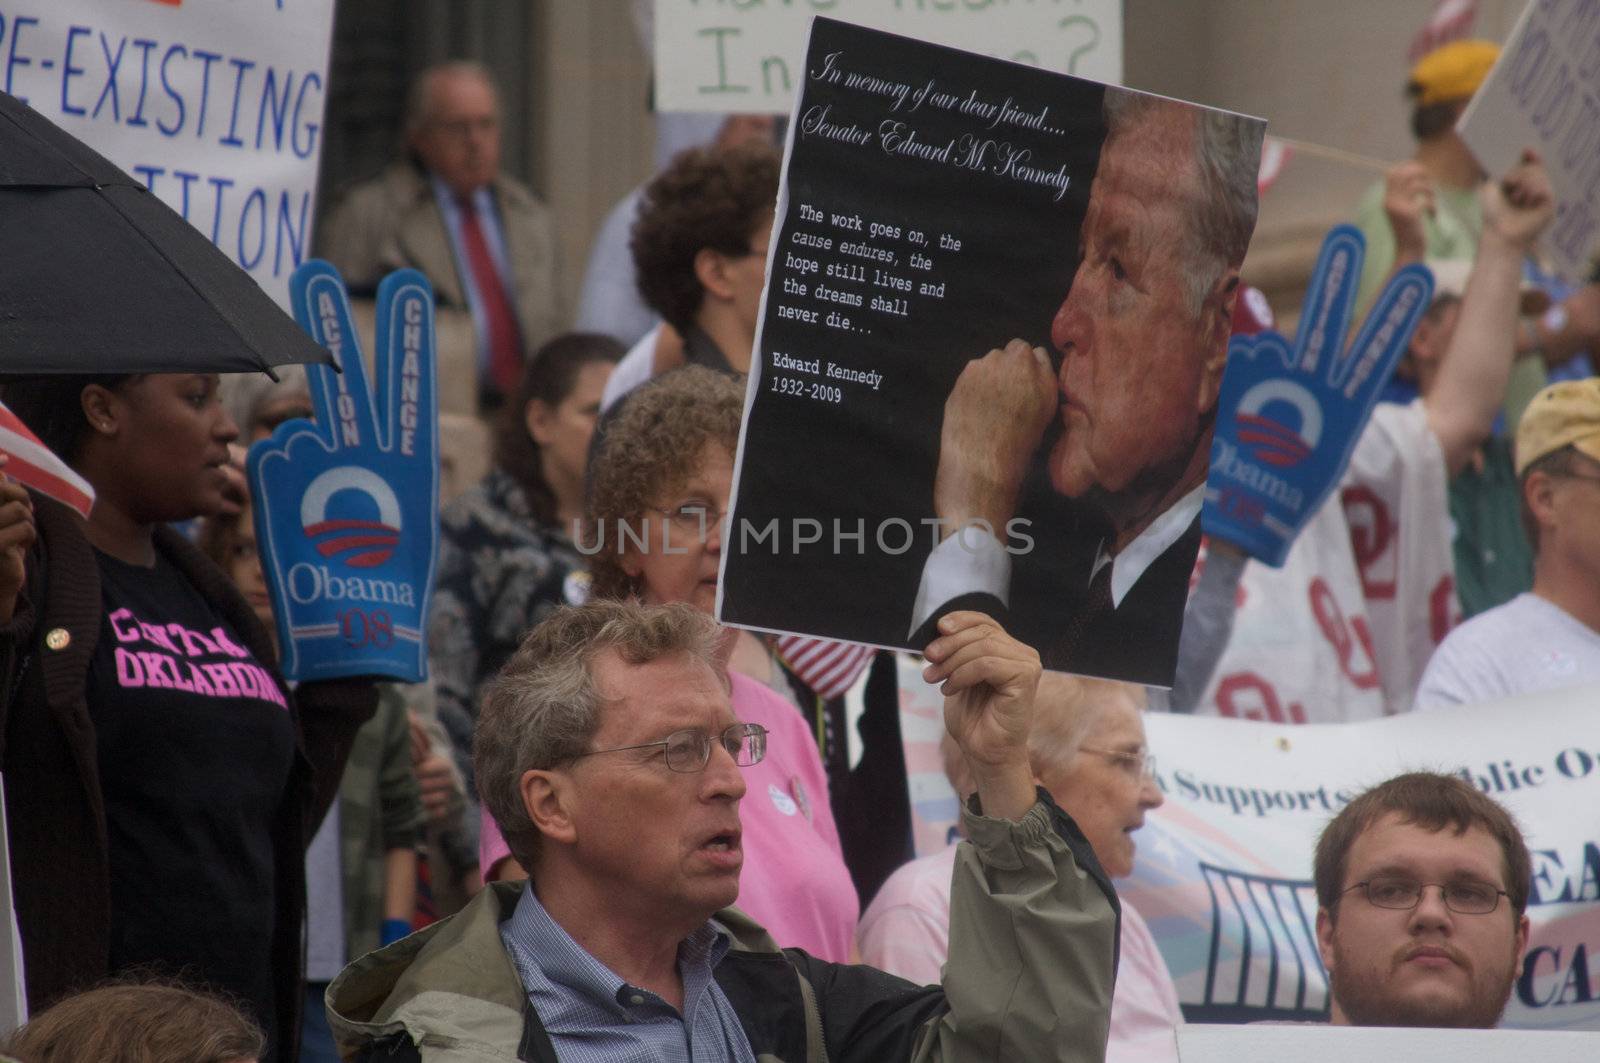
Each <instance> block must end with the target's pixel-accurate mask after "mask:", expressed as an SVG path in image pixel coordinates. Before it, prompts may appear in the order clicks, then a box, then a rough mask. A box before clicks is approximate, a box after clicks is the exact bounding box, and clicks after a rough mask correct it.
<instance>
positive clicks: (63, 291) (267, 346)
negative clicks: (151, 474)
mask: <svg viewBox="0 0 1600 1063" xmlns="http://www.w3.org/2000/svg"><path fill="white" fill-rule="evenodd" d="M331 361H332V358H331V356H330V355H329V354H328V352H327V351H326V350H324V349H323V348H322V347H321V346H319V345H318V344H317V343H316V342H314V341H313V340H312V339H311V337H310V336H308V335H306V333H305V332H303V331H302V330H301V329H300V327H299V326H297V325H296V324H295V323H294V319H293V318H291V317H289V315H288V314H286V313H284V312H283V310H281V309H280V308H279V307H278V305H277V304H276V303H274V302H273V301H272V299H271V298H270V297H269V296H268V295H267V293H266V292H264V291H262V290H261V286H260V285H258V284H257V283H256V282H255V280H254V279H253V278H252V277H251V276H250V275H249V274H248V273H246V272H245V271H244V270H242V269H240V268H239V267H238V266H237V265H235V264H234V263H233V262H232V261H230V260H229V259H228V257H227V256H226V255H224V254H223V253H222V252H221V251H219V250H217V248H216V247H215V246H213V245H212V243H211V241H210V240H208V239H206V237H205V236H204V235H203V234H202V233H201V232H200V231H199V230H198V229H196V228H195V227H194V226H193V225H191V224H189V223H188V222H186V221H184V220H183V218H182V216H180V215H179V214H178V213H177V212H176V211H174V210H173V209H172V208H171V207H169V206H167V205H166V204H165V203H163V202H161V200H160V199H158V198H156V197H155V196H153V195H151V194H150V192H149V191H147V190H146V189H145V187H144V186H143V185H141V184H140V183H139V182H137V181H135V180H134V179H133V178H131V177H129V176H128V175H127V174H125V173H123V172H122V171H121V170H119V169H117V168H116V167H115V166H113V165H112V164H111V163H109V162H107V161H106V160H105V159H104V158H103V157H101V156H100V155H99V154H98V153H96V152H95V151H93V150H92V149H90V148H89V147H88V146H87V145H85V144H84V143H83V142H81V141H79V140H78V139H77V138H75V137H73V136H71V135H69V134H67V133H64V132H62V131H61V130H60V129H58V128H56V126H55V125H54V124H53V123H51V122H50V121H49V120H48V119H46V118H45V117H43V116H42V115H40V114H39V113H38V112H37V111H34V110H33V109H31V108H30V107H28V106H27V105H26V104H24V103H22V102H20V101H19V100H17V99H16V98H15V97H13V96H8V95H6V94H5V93H3V92H0V373H18V374H21V373H161V372H187V373H192V372H197V371H204V372H223V373H231V372H251V371H259V370H262V369H265V368H267V367H268V366H273V365H285V364H287V363H289V362H331Z"/></svg>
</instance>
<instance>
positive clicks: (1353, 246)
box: [1295, 225, 1367, 373]
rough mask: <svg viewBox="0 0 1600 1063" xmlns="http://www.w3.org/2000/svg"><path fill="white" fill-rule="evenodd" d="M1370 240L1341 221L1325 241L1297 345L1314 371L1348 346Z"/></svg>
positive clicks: (1303, 365) (1305, 365) (1308, 291)
mask: <svg viewBox="0 0 1600 1063" xmlns="http://www.w3.org/2000/svg"><path fill="white" fill-rule="evenodd" d="M1366 251H1367V241H1366V238H1365V237H1364V236H1362V235H1361V230H1359V229H1357V228H1356V227H1355V226H1353V225H1337V226H1334V228H1333V229H1332V231H1330V232H1329V233H1328V235H1327V236H1326V237H1325V238H1324V239H1323V241H1322V250H1321V252H1320V253H1319V254H1318V255H1317V265H1316V268H1315V269H1313V270H1312V272H1311V284H1310V286H1309V287H1308V288H1307V289H1306V300H1305V305H1304V306H1303V307H1302V308H1301V311H1300V328H1299V330H1298V332H1297V334H1296V336H1295V349H1296V351H1297V353H1298V354H1299V362H1300V368H1302V369H1303V370H1305V371H1306V372H1307V373H1314V372H1316V371H1317V368H1318V367H1319V366H1321V365H1322V363H1323V361H1324V359H1325V358H1327V357H1329V356H1330V354H1331V355H1332V356H1333V357H1337V356H1338V355H1339V354H1340V353H1341V352H1342V351H1343V350H1344V336H1345V327H1346V325H1347V324H1348V322H1349V320H1350V311H1351V308H1352V307H1353V306H1354V305H1355V299H1356V288H1357V283H1358V282H1359V281H1360V279H1361V261H1362V259H1364V258H1365V257H1366Z"/></svg>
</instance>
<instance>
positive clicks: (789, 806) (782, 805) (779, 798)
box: [767, 782, 800, 816]
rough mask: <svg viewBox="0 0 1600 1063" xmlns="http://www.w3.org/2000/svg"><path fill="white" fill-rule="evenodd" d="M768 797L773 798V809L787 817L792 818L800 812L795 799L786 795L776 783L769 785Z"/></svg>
mask: <svg viewBox="0 0 1600 1063" xmlns="http://www.w3.org/2000/svg"><path fill="white" fill-rule="evenodd" d="M767 796H768V797H770V798H772V807H773V808H776V809H777V810H778V811H779V812H782V813H783V814H784V815H786V816H792V815H794V814H795V813H796V812H799V811H800V806H799V805H797V804H795V803H794V798H792V797H790V796H789V795H788V794H786V793H784V792H783V790H782V789H781V788H779V786H778V784H777V783H775V782H771V783H768V784H767Z"/></svg>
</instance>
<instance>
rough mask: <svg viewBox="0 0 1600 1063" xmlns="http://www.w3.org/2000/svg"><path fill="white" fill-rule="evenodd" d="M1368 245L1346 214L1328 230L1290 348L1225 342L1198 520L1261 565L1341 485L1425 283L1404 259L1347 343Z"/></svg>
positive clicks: (1265, 340)
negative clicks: (1224, 365) (1344, 220)
mask: <svg viewBox="0 0 1600 1063" xmlns="http://www.w3.org/2000/svg"><path fill="white" fill-rule="evenodd" d="M1363 251H1364V244H1363V241H1362V239H1361V235H1360V233H1358V232H1356V231H1355V230H1354V229H1353V228H1351V227H1349V226H1339V227H1338V228H1335V229H1334V230H1333V231H1332V232H1330V233H1329V234H1328V236H1327V238H1326V239H1325V240H1324V241H1323V245H1322V251H1321V253H1320V254H1319V256H1318V259H1317V267H1316V270H1315V271H1314V273H1313V275H1312V281H1311V286H1310V288H1309V289H1308V290H1307V293H1306V302H1305V305H1304V307H1303V308H1302V311H1301V318H1300V327H1299V329H1298V331H1297V333H1296V336H1295V343H1294V347H1293V348H1292V349H1290V348H1289V347H1288V345H1287V343H1286V341H1285V340H1284V338H1283V337H1282V336H1280V335H1278V334H1277V333H1275V332H1263V333H1261V334H1259V335H1257V336H1253V337H1235V338H1234V339H1233V340H1232V341H1231V342H1230V344H1229V347H1228V353H1229V358H1228V367H1227V371H1226V373H1225V374H1224V376H1223V380H1222V389H1221V393H1220V395H1219V396H1218V400H1217V422H1216V432H1215V435H1214V436H1213V438H1212V445H1211V470H1210V474H1209V475H1208V476H1207V478H1206V490H1205V502H1204V505H1203V507H1202V510H1201V525H1202V527H1203V528H1204V529H1205V532H1206V534H1208V535H1210V536H1212V537H1214V538H1217V539H1223V540H1226V541H1228V542H1231V543H1233V544H1235V545H1237V546H1238V547H1240V548H1241V549H1242V550H1244V551H1245V552H1246V553H1247V554H1249V555H1250V556H1251V557H1253V558H1256V559H1257V560H1259V561H1262V562H1264V563H1266V564H1268V565H1272V566H1275V567H1276V566H1279V565H1282V564H1283V562H1284V559H1285V558H1286V557H1287V556H1288V552H1289V548H1290V546H1291V545H1293V543H1294V540H1295V537H1296V536H1298V535H1299V534H1300V532H1301V530H1303V529H1304V528H1305V526H1306V524H1308V523H1309V522H1310V521H1311V519H1312V518H1313V517H1314V516H1315V515H1316V513H1317V510H1318V509H1320V508H1321V507H1322V505H1323V503H1324V502H1325V501H1326V500H1327V497H1328V495H1329V494H1330V493H1331V492H1332V491H1333V489H1334V487H1335V486H1337V485H1338V482H1339V478H1340V477H1341V476H1343V475H1344V470H1345V467H1346V466H1347V465H1348V464H1349V461H1350V455H1351V453H1352V452H1353V451H1354V450H1355V446H1356V442H1357V440H1358V439H1359V438H1360V434H1361V432H1362V430H1363V429H1364V428H1365V427H1366V424H1367V421H1368V419H1369V417H1370V416H1371V414H1372V409H1373V406H1374V405H1376V403H1377V400H1378V394H1379V390H1380V389H1381V387H1382V385H1383V383H1384V381H1385V380H1387V379H1388V376H1389V373H1390V372H1391V371H1392V370H1393V368H1394V365H1395V363H1396V362H1397V361H1398V360H1399V359H1400V357H1401V355H1402V354H1404V352H1405V350H1406V347H1407V346H1408V345H1409V344H1410V342H1411V335H1412V333H1413V332H1414V331H1415V330H1416V326H1417V322H1418V321H1420V320H1421V317H1422V314H1423V313H1424V312H1425V311H1426V309H1427V306H1428V300H1429V298H1430V297H1431V294H1432V290H1433V284H1432V277H1431V275H1430V274H1428V272H1427V270H1425V269H1423V268H1422V267H1420V266H1409V267H1407V268H1405V269H1403V270H1400V271H1399V272H1398V273H1396V275H1395V276H1394V277H1393V278H1392V279H1391V280H1390V282H1389V284H1387V285H1386V286H1385V288H1384V290H1383V292H1382V293H1380V295H1379V297H1378V299H1377V301H1376V302H1375V303H1374V304H1373V311H1372V314H1371V316H1370V317H1369V318H1368V320H1367V321H1366V322H1365V323H1364V325H1363V326H1362V328H1361V330H1360V331H1359V333H1358V334H1357V337H1356V340H1355V342H1354V343H1353V344H1351V346H1350V349H1349V351H1348V352H1347V351H1345V350H1344V348H1343V341H1344V336H1345V333H1346V319H1347V317H1348V315H1349V312H1350V305H1351V304H1352V303H1353V301H1354V299H1355V289H1356V280H1357V278H1358V277H1359V274H1360V270H1361V258H1362V255H1363Z"/></svg>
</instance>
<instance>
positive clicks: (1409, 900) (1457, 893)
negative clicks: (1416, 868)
mask: <svg viewBox="0 0 1600 1063" xmlns="http://www.w3.org/2000/svg"><path fill="white" fill-rule="evenodd" d="M1429 886H1438V887H1439V892H1440V893H1441V894H1443V895H1444V906H1445V907H1446V908H1448V909H1450V910H1451V911H1452V912H1455V913H1456V914H1457V915H1488V914H1489V913H1490V912H1492V911H1494V910H1495V909H1496V908H1498V907H1499V906H1500V898H1501V897H1509V896H1510V894H1508V893H1507V892H1506V891H1505V890H1503V889H1497V888H1495V887H1494V886H1491V885H1489V884H1488V883H1487V882H1413V881H1412V880H1411V879H1408V878H1373V879H1368V880H1366V881H1365V882H1357V883H1356V884H1355V885H1353V886H1349V887H1347V888H1346V889H1345V890H1344V892H1345V893H1349V892H1350V891H1351V890H1365V891H1366V894H1367V903H1368V904H1370V905H1372V906H1373V907H1374V908H1388V909H1390V910H1392V911H1397V912H1408V911H1410V910H1411V909H1413V908H1415V907H1416V906H1417V905H1418V903H1420V902H1421V900H1422V891H1423V890H1425V889H1427V888H1428V887H1429Z"/></svg>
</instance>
